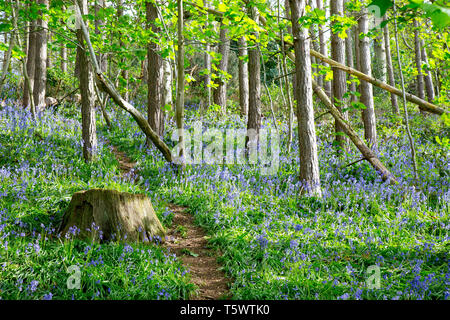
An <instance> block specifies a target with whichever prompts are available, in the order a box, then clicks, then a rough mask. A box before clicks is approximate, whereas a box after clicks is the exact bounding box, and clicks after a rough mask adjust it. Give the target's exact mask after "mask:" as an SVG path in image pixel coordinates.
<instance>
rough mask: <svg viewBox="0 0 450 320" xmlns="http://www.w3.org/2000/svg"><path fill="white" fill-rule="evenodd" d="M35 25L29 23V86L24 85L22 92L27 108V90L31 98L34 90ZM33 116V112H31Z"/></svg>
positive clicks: (28, 99)
mask: <svg viewBox="0 0 450 320" xmlns="http://www.w3.org/2000/svg"><path fill="white" fill-rule="evenodd" d="M35 28H36V23H35V22H34V21H30V28H29V30H30V32H29V33H28V51H27V74H28V78H29V82H30V85H29V86H28V85H26V86H25V87H24V90H23V106H24V107H28V106H31V101H30V92H29V88H31V91H32V92H31V96H34V95H33V88H34V71H35V56H36V32H35ZM31 112H32V113H33V114H34V113H35V110H31Z"/></svg>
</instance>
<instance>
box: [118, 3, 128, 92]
mask: <svg viewBox="0 0 450 320" xmlns="http://www.w3.org/2000/svg"><path fill="white" fill-rule="evenodd" d="M123 3H124V0H117V19H118V20H119V21H120V19H121V18H122V17H123V10H124V5H123ZM122 37H123V34H122V33H120V32H119V46H120V47H124V46H125V44H124V42H123V39H122ZM125 64H126V58H122V65H124V67H123V68H122V72H121V77H122V79H123V80H124V81H125V88H123V90H122V92H123V98H124V99H125V100H126V101H128V100H129V99H130V93H129V90H128V85H129V83H128V67H127V66H125Z"/></svg>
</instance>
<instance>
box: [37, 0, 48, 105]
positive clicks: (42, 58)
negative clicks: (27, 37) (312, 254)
mask: <svg viewBox="0 0 450 320" xmlns="http://www.w3.org/2000/svg"><path fill="white" fill-rule="evenodd" d="M38 3H39V4H42V5H45V6H46V7H47V8H48V0H38ZM40 17H41V18H39V19H38V20H37V22H36V29H38V30H36V32H35V33H36V40H35V41H36V51H35V58H34V59H35V62H34V63H35V70H34V87H33V97H34V103H35V105H36V108H37V109H38V110H39V109H43V108H45V86H46V82H47V24H48V23H47V21H46V20H45V19H43V18H42V13H40Z"/></svg>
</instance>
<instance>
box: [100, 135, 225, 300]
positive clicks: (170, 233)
mask: <svg viewBox="0 0 450 320" xmlns="http://www.w3.org/2000/svg"><path fill="white" fill-rule="evenodd" d="M107 143H108V144H109V145H110V146H111V150H112V152H113V153H114V155H115V157H116V159H117V161H118V162H119V169H120V171H121V174H122V175H123V176H124V177H127V178H131V179H132V180H136V179H137V178H138V174H137V172H136V171H135V167H136V162H133V161H132V160H131V159H130V158H128V156H127V155H126V154H125V153H124V152H122V151H119V150H118V149H117V147H115V146H113V145H112V144H111V143H110V142H109V141H107ZM168 208H169V210H171V211H172V212H173V213H174V217H173V221H172V226H171V228H170V229H168V230H167V237H166V241H165V242H164V246H165V247H166V248H167V249H168V250H170V251H171V252H174V253H175V254H176V256H177V257H178V258H179V259H180V260H181V261H182V263H183V265H184V266H185V267H186V268H188V269H189V273H190V274H191V281H192V282H193V283H194V284H195V285H196V286H197V287H198V291H197V295H195V296H191V297H190V299H193V300H219V299H229V298H230V297H231V294H230V292H229V290H228V284H227V283H228V279H227V278H226V277H225V274H224V272H223V271H221V270H220V265H219V264H218V263H217V261H216V253H215V252H214V251H213V250H211V249H209V248H208V247H207V246H208V243H207V240H206V233H205V231H204V230H203V229H202V228H201V227H199V226H197V225H195V223H194V217H193V216H192V215H191V214H189V213H188V212H187V209H188V208H186V207H182V206H179V205H176V204H172V203H169V205H168Z"/></svg>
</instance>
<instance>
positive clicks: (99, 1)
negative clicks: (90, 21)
mask: <svg viewBox="0 0 450 320" xmlns="http://www.w3.org/2000/svg"><path fill="white" fill-rule="evenodd" d="M104 8H105V0H95V6H94V9H95V33H96V34H97V35H100V34H101V31H102V28H103V27H104V26H105V20H104V19H101V18H100V17H99V11H100V10H102V9H104ZM97 61H98V65H99V67H100V69H101V70H102V72H106V70H107V69H108V59H107V58H106V54H104V53H99V54H98V55H97Z"/></svg>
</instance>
